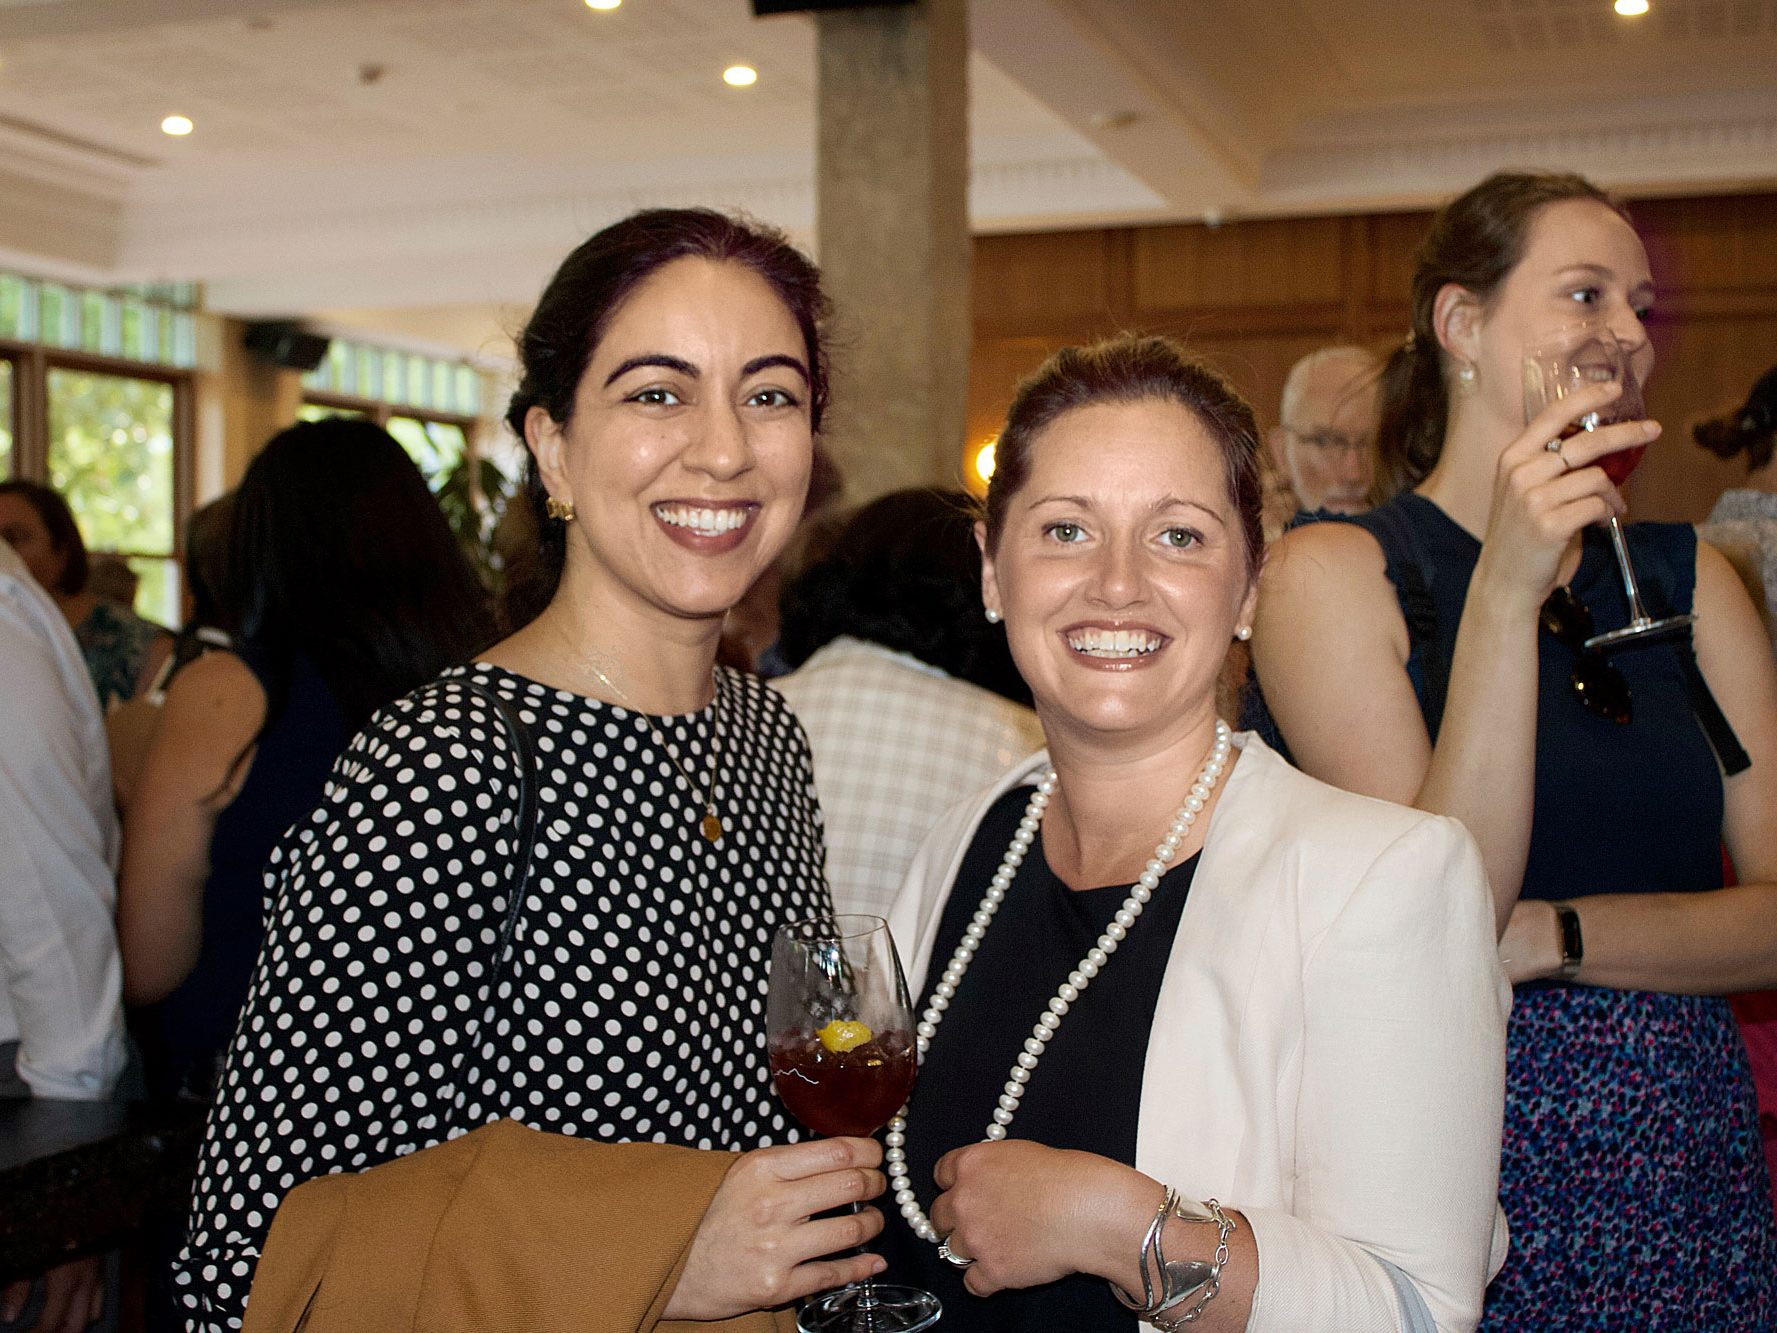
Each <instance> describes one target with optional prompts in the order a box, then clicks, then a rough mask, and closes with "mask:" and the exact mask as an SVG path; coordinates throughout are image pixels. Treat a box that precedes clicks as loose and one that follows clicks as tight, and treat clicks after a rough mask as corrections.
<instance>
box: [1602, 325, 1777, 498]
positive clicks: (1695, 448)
mask: <svg viewBox="0 0 1777 1333" xmlns="http://www.w3.org/2000/svg"><path fill="white" fill-rule="evenodd" d="M1654 347H1655V349H1656V352H1657V356H1656V358H1655V364H1654V373H1653V377H1652V378H1651V379H1649V380H1648V385H1647V407H1648V414H1649V415H1650V416H1652V417H1653V418H1654V420H1656V421H1658V422H1659V423H1660V426H1661V428H1662V433H1661V435H1660V438H1659V439H1658V440H1657V441H1655V443H1654V445H1653V447H1651V448H1650V449H1649V450H1648V451H1647V457H1646V458H1645V459H1644V460H1643V462H1642V464H1641V467H1640V468H1639V469H1637V471H1636V473H1635V476H1634V478H1633V479H1632V480H1631V481H1630V483H1629V497H1628V498H1629V505H1630V508H1631V509H1632V510H1633V512H1634V514H1635V516H1636V517H1637V518H1654V519H1672V520H1676V521H1680V522H1686V523H1696V522H1699V521H1700V520H1702V519H1703V518H1705V517H1706V516H1707V515H1708V513H1709V511H1710V509H1711V508H1712V507H1713V506H1714V504H1715V501H1716V497H1717V496H1719V495H1720V494H1721V493H1722V492H1723V491H1724V490H1726V489H1728V488H1729V487H1730V486H1737V485H1739V484H1740V479H1741V478H1742V477H1744V476H1745V475H1746V466H1745V463H1744V461H1743V460H1740V459H1736V460H1734V461H1731V462H1730V461H1727V460H1724V459H1720V458H1717V457H1716V456H1715V455H1714V454H1712V453H1710V452H1709V451H1708V450H1707V449H1704V448H1702V447H1701V446H1699V445H1698V444H1697V443H1696V441H1695V440H1693V439H1692V438H1691V427H1692V426H1694V425H1695V424H1696V423H1697V422H1699V421H1701V420H1703V419H1705V418H1707V417H1712V416H1717V415H1719V414H1721V413H1723V412H1726V411H1728V410H1730V409H1732V408H1735V407H1738V406H1739V405H1740V404H1741V403H1743V402H1744V401H1745V400H1746V393H1747V390H1749V389H1751V388H1752V382H1753V381H1754V380H1756V379H1757V378H1758V377H1759V376H1760V375H1761V374H1763V373H1764V372H1765V371H1766V370H1767V369H1769V368H1770V367H1771V365H1772V364H1773V363H1777V302H1773V305H1772V308H1771V309H1770V310H1769V311H1768V312H1767V313H1766V314H1764V315H1755V316H1733V317H1713V318H1695V319H1685V320H1680V319H1672V320H1667V321H1662V323H1661V324H1660V325H1659V326H1658V327H1656V329H1655V331H1654Z"/></svg>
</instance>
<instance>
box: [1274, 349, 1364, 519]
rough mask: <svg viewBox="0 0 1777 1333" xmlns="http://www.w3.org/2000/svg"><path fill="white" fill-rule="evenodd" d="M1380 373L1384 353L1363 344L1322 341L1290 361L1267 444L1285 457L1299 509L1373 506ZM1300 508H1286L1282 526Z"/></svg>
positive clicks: (1355, 510)
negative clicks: (1380, 354) (1339, 344)
mask: <svg viewBox="0 0 1777 1333" xmlns="http://www.w3.org/2000/svg"><path fill="white" fill-rule="evenodd" d="M1381 373H1382V362H1381V359H1380V358H1379V357H1377V355H1376V354H1375V353H1374V352H1370V351H1367V350H1365V349H1364V348H1362V347H1322V348H1318V349H1317V350H1315V351H1312V352H1310V353H1309V354H1308V355H1307V356H1305V357H1303V358H1302V359H1301V360H1300V361H1298V362H1296V364H1295V365H1293V366H1291V367H1290V373H1289V376H1288V377H1287V378H1286V379H1285V380H1284V382H1283V401H1282V403H1281V404H1280V406H1279V408H1278V424H1277V425H1275V426H1273V427H1272V428H1271V430H1270V431H1269V432H1268V433H1267V436H1266V445H1267V447H1268V448H1269V451H1270V455H1271V457H1272V458H1274V459H1280V460H1282V463H1283V469H1284V473H1285V475H1286V477H1287V479H1288V482H1289V493H1290V495H1291V496H1292V497H1293V498H1294V503H1295V510H1296V511H1299V512H1301V513H1307V514H1313V513H1319V512H1320V511H1322V510H1328V511H1331V512H1332V513H1335V514H1357V513H1362V512H1363V511H1364V510H1365V509H1368V508H1369V507H1370V487H1371V485H1372V484H1373V483H1374V481H1375V476H1376V414H1377V411H1378V402H1377V397H1376V385H1377V380H1378V378H1379V377H1380V375H1381ZM1293 516H1294V514H1293V513H1292V514H1286V515H1284V516H1283V523H1282V524H1279V525H1278V526H1279V530H1281V527H1282V526H1284V525H1287V523H1288V520H1289V519H1290V518H1291V517H1293ZM1268 517H1274V515H1268Z"/></svg>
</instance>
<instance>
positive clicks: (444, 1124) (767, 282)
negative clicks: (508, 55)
mask: <svg viewBox="0 0 1777 1333" xmlns="http://www.w3.org/2000/svg"><path fill="white" fill-rule="evenodd" d="M823 314H824V301H823V299H822V296H821V293H820V288H819V279H818V275H817V273H816V272H815V270H814V268H813V266H812V265H810V264H809V263H808V261H807V260H806V259H804V258H803V257H802V256H801V255H800V254H798V253H797V252H796V251H795V250H793V249H792V248H791V247H790V246H789V245H788V244H787V243H786V242H785V241H784V240H783V239H782V238H781V237H780V236H778V235H776V234H775V233H772V232H769V231H765V230H763V229H759V228H756V227H752V226H744V225H741V224H739V223H736V222H734V221H732V220H730V219H728V218H726V217H723V216H722V215H720V214H717V213H711V212H707V211H704V210H682V209H679V210H654V211H650V212H644V213H639V214H636V215H635V216H633V217H630V218H628V219H626V220H624V221H622V222H619V223H616V224H614V225H613V226H611V227H608V228H606V229H605V230H604V231H602V232H600V233H599V234H598V235H596V236H594V237H593V238H592V239H591V240H589V241H587V242H586V243H585V244H584V245H582V246H581V247H580V248H579V249H578V250H576V251H575V252H574V253H573V254H572V255H570V256H569V257H568V259H567V260H566V261H565V262H564V263H563V265H562V267H561V269H560V271H559V272H558V273H557V274H556V276H555V278H554V279H553V281H552V282H551V283H550V286H549V288H548V289H547V290H546V291H545V293H544V295H543V297H542V300H541V302H540V303H539V305H538V307H537V310H536V312H535V314H534V315H533V316H532V318H531V321H530V323H529V325H528V326H527V328H526V330H525V333H524V335H523V337H522V339H521V343H520V354H521V358H522V361H523V366H524V378H523V381H522V383H521V385H520V387H519V390H518V392H517V394H516V395H515V396H514V398H513V401H512V405H511V408H510V410H509V412H508V415H507V420H508V422H509V423H510V424H511V426H512V427H513V429H514V430H515V431H516V432H517V433H518V434H519V435H521V436H522V438H523V439H524V440H525V442H526V444H527V445H528V446H529V448H530V456H531V463H530V470H529V477H528V490H529V493H530V496H531V499H532V501H533V502H534V504H535V506H536V508H537V509H538V510H539V512H540V514H543V515H546V517H544V518H543V521H542V532H543V539H542V554H541V559H540V561H539V566H540V571H541V574H542V581H543V587H542V588H541V590H540V594H539V595H538V596H536V597H535V598H534V599H533V602H532V604H533V605H537V606H539V607H540V610H539V612H538V614H537V615H536V616H535V617H534V618H533V619H531V620H530V621H529V623H528V624H525V626H524V627H523V628H522V629H520V630H518V631H517V632H516V633H515V634H513V635H512V636H511V637H510V638H508V639H506V640H505V641H504V642H502V643H500V644H499V645H497V646H496V647H495V648H494V649H493V650H492V651H490V652H489V653H488V654H486V655H485V656H484V657H483V658H482V659H481V660H480V661H478V662H476V663H474V664H473V665H471V666H468V667H464V668H458V669H455V670H452V671H447V672H446V673H445V674H444V675H443V676H441V677H440V678H439V679H437V680H435V681H434V682H432V683H431V684H430V685H427V686H425V687H423V688H421V689H420V690H418V691H416V692H415V693H414V694H412V695H410V696H408V697H407V698H406V699H403V700H401V701H400V702H398V703H396V704H394V705H392V706H391V707H389V708H387V709H385V710H383V711H382V712H381V713H380V714H378V715H377V717H376V718H374V719H373V720H372V722H371V724H370V725H369V727H368V728H367V729H366V730H365V731H364V732H363V733H362V734H360V735H359V736H358V738H357V739H356V740H355V741H354V742H353V744H352V746H351V748H350V750H349V751H348V752H347V753H346V755H345V756H344V758H343V759H342V760H341V761H340V763H339V766H338V767H337V768H336V769H335V771H334V773H333V777H332V779H331V781H330V783H329V785H328V788H327V792H326V795H325V798H324V799H323V802H322V804H321V806H320V808H319V809H318V810H316V811H315V812H314V814H313V815H312V816H311V817H310V818H308V819H307V820H306V821H302V822H299V823H298V824H297V825H296V826H295V827H293V828H292V829H291V830H290V832H289V833H288V834H287V835H286V836H285V838H284V840H283V842H282V844H281V845H280V846H279V847H278V849H277V850H276V852H274V854H273V856H272V859H271V862H270V864H269V867H268V875H267V890H268V905H267V911H268V920H267V936H266V942H265V947H264V950H263V952H262V953H261V955H260V959H259V964H258V970H257V973H256V975H255V978H254V982H253V988H252V991H251V994H250V996H249V998H248V1001H247V1005H246V1008H245V1010H244V1011H243V1013H242V1016H241V1022H240V1027H239V1030H238V1032H237V1035H236V1038H235V1041H234V1045H233V1047H232V1049H231V1052H230V1054H229V1059H228V1065H227V1069H226V1072H225V1074H224V1078H223V1083H222V1087H221V1089H220V1091H219V1093H218V1096H217V1101H216V1105H215V1109H214V1110H213V1112H212V1114H211V1119H210V1124H209V1128H208V1132H207V1134H206V1136H205V1141H204V1146H203V1152H202V1156H201V1159H200V1162H199V1171H198V1179H197V1184H196V1189H195V1192H194V1207H193V1214H192V1218H191V1226H190V1232H189V1237H188V1242H187V1244H186V1247H185V1249H184V1250H183V1252H182V1253H181V1255H180V1257H179V1259H178V1261H177V1263H176V1265H175V1272H174V1279H175V1284H176V1289H177V1291H178V1293H179V1296H180V1299H181V1301H182V1302H183V1303H184V1306H185V1308H186V1311H187V1316H188V1319H189V1320H190V1325H191V1327H192V1328H194V1329H204V1330H212V1329H227V1328H238V1327H239V1326H240V1320H241V1316H242V1311H243V1308H244V1305H245V1302H246V1298H247V1292H248V1288H249V1286H250V1285H251V1282H252V1278H253V1271H254V1265H255V1263H256V1262H257V1259H258V1256H259V1252H260V1249H261V1246H262V1245H263V1243H264V1240H265V1236H266V1233H267V1231H268V1229H269V1228H270V1225H271V1221H272V1215H273V1213H274V1212H275V1211H276V1209H277V1206H278V1204H279V1202H280V1201H281V1200H282V1199H283V1197H284V1195H285V1194H286V1193H288V1192H289V1190H290V1189H292V1188H293V1187H294V1186H296V1185H298V1184H300V1183H301V1182H303V1181H304V1180H307V1179H310V1178H312V1177H315V1176H320V1175H325V1174H328V1173H331V1172H337V1171H355V1170H360V1169H363V1168H365V1167H369V1166H373V1165H375V1164H377V1163H379V1162H383V1161H386V1160H388V1159H390V1158H392V1157H397V1156H400V1155H402V1154H405V1153H409V1152H413V1151H415V1150H418V1149H421V1148H425V1147H427V1146H429V1145H432V1144H435V1143H438V1142H440V1141H442V1140H445V1139H448V1138H453V1137H455V1136H457V1135H459V1134H463V1133H466V1132H468V1131H469V1130H471V1129H473V1128H475V1127H476V1126H478V1125H482V1124H486V1123H488V1122H490V1121H493V1120H496V1119H499V1118H501V1117H513V1118H515V1119H518V1120H520V1121H523V1122H524V1123H526V1124H528V1125H531V1126H534V1127H536V1128H538V1129H543V1130H549V1131H553V1132H556V1133H560V1134H564V1135H572V1136H577V1137H583V1138H588V1139H598V1140H605V1141H612V1142H621V1141H654V1142H660V1143H675V1144H682V1145H686V1146H690V1147H696V1148H706V1149H723V1150H729V1151H736V1152H743V1153H747V1154H748V1156H746V1157H743V1158H742V1159H741V1162H740V1164H739V1165H737V1166H736V1167H735V1169H734V1170H732V1171H731V1172H730V1173H729V1174H728V1176H727V1178H726V1181H725V1183H724V1184H723V1186H722V1188H721V1189H720V1190H719V1191H718V1193H717V1194H716V1196H715V1198H714V1200H713V1201H712V1203H711V1204H710V1207H709V1210H708V1211H707V1212H706V1214H705V1216H704V1220H703V1223H702V1225H701V1227H700V1229H699V1231H698V1233H697V1236H696V1238H695V1239H694V1240H693V1242H692V1245H691V1249H690V1258H689V1260H688V1261H687V1264H686V1267H685V1270H684V1272H683V1274H682V1276H681V1278H680V1281H679V1283H678V1286H677V1287H676V1288H675V1290H674V1293H673V1296H672V1298H671V1303H670V1304H669V1305H668V1307H667V1310H666V1315H667V1317H669V1318H689V1319H716V1318H725V1317H727V1316H729V1315H733V1314H738V1313H740V1312H742V1311H745V1310H749V1309H754V1308H758V1307H761V1306H766V1305H771V1304H778V1303H782V1302H784V1301H787V1300H791V1299H794V1298H795V1297H797V1296H800V1295H803V1294H806V1293H808V1292H811V1291H815V1290H819V1289H822V1288H824V1287H827V1286H831V1285H836V1284H837V1283H839V1282H844V1281H850V1280H853V1279H855V1278H859V1277H862V1276H864V1275H865V1274H867V1273H869V1272H872V1271H875V1270H876V1269H877V1267H878V1263H879V1261H877V1260H875V1259H874V1258H871V1257H869V1256H861V1257H851V1258H846V1259H841V1260H825V1259H823V1258H822V1256H825V1255H828V1254H831V1253H832V1252H834V1251H836V1250H840V1249H842V1248H845V1247H847V1246H850V1245H854V1244H857V1243H859V1242H860V1241H862V1240H865V1239H867V1238H868V1237H869V1236H870V1235H873V1234H874V1233H875V1231H876V1230H877V1229H878V1228H879V1227H880V1225H881V1220H880V1216H879V1214H877V1213H876V1211H875V1210H874V1209H866V1210H864V1212H862V1213H861V1214H859V1215H858V1216H857V1217H840V1218H834V1219H826V1220H821V1221H810V1220H809V1218H810V1215H811V1214H813V1213H817V1212H820V1211H822V1210H826V1209H830V1208H834V1207H838V1206H841V1205H844V1204H847V1203H851V1202H854V1201H858V1200H860V1199H862V1198H865V1197H869V1196H871V1195H874V1194H875V1193H876V1192H878V1191H879V1190H880V1188H881V1176H880V1175H879V1174H878V1173H877V1172H876V1171H875V1170H874V1168H875V1166H876V1165H877V1161H878V1158H879V1150H878V1148H877V1146H876V1145H875V1144H874V1143H873V1142H871V1141H869V1140H859V1139H840V1140H831V1141H827V1142H822V1143H805V1144H797V1143H795V1139H796V1137H797V1136H796V1131H795V1129H794V1126H793V1125H792V1123H791V1122H790V1120H789V1119H788V1118H787V1117H786V1115H785V1114H784V1112H783V1111H782V1109H781V1108H780V1107H779V1106H778V1105H777V1103H776V1102H775V1100H774V1098H773V1096H772V1093H771V1087H770V1080H769V1075H768V1072H767V1070H766V1067H765V1059H764V1056H765V1032H764V1015H765V992H766V966H767V961H768V959H769V957H770V945H771V937H772V934H773V931H774V930H775V928H776V927H777V926H778V925H779V924H780V923H781V922H784V921H789V920H793V919H797V918H801V917H807V916H811V915H815V914H818V913H821V912H825V911H829V910H831V908H830V905H829V902H828V897H827V891H826V887H825V885H824V882H823V879H822V859H823V848H822V842H821V832H820V815H819V810H818V807H817V805H816V802H815V796H814V789H813V784H812V777H811V772H810V767H809V756H808V748H807V743H806V741H805V740H804V738H803V736H802V733H801V731H800V729H799V728H798V726H797V724H796V722H795V720H794V718H793V717H792V716H791V714H790V713H789V711H788V709H787V708H786V706H785V705H784V703H783V701H782V700H781V699H780V698H778V696H777V695H775V694H773V693H772V692H771V691H769V690H768V689H766V688H765V687H764V686H762V685H761V684H760V683H759V682H758V681H757V680H755V679H754V678H752V677H750V676H745V675H742V674H740V673H737V672H732V671H728V670H717V669H716V668H715V665H714V662H715V652H716V645H717V639H718V636H719V634H720V631H721V627H722V619H723V615H724V613H725V612H726V611H727V610H728V608H729V607H730V606H732V605H733V604H734V603H735V602H736V601H737V600H738V599H739V598H740V596H741V594H742V593H743V592H744V591H745V590H746V589H747V587H748V586H749V585H750V584H751V583H752V582H753V580H754V579H755V578H756V577H757V576H758V574H759V573H760V571H761V570H763V569H764V568H765V567H766V566H767V565H768V564H769V563H770V562H771V561H772V560H773V559H774V558H775V557H776V556H777V554H778V553H779V551H781V550H782V548H783V546H784V544H785V542H786V541H787V539H788V538H789V536H790V533H791V530H792V529H793V527H794V526H795V524H796V522H797V519H798V517H799V514H800V511H801V507H802V501H803V495H804V491H805V489H806V487H807V484H808V474H809V467H810V462H811V458H812V451H813V441H814V435H815V432H816V431H817V430H818V429H819V425H820V418H821V411H822V408H823V407H824V405H825V400H826V393H827V381H826V368H825V364H824V358H823V348H822V344H821V333H820V321H821V318H822V316H823ZM508 719H511V721H512V723H514V724H515V725H516V727H517V734H516V735H515V733H514V732H513V730H512V728H511V727H510V726H509V725H508ZM520 737H522V743H519V738H520ZM527 788H528V797H529V800H530V801H531V802H533V803H534V809H535V818H534V822H533V824H532V825H531V826H530V827H525V826H524V820H523V819H522V818H521V813H520V812H521V808H522V807H523V806H524V805H525V802H526V797H527ZM527 847H528V849H529V856H528V861H527V860H526V857H525V851H526V849H527ZM520 884H524V885H525V886H526V888H525V893H524V899H523V903H522V905H521V907H520V909H519V911H518V913H517V916H516V917H515V918H514V920H515V924H514V925H513V926H512V927H511V933H510V936H509V938H508V937H507V934H506V921H507V911H506V908H507V903H508V899H509V895H510V894H512V893H513V892H514V890H515V889H516V887H517V886H518V885H520ZM768 1145H787V1146H776V1147H771V1146H768ZM860 1168H861V1169H860ZM596 1243H597V1238H596V1237H589V1238H588V1245H589V1247H593V1246H596ZM594 1252H595V1251H592V1250H589V1253H594ZM582 1279H583V1275H582V1276H577V1277H576V1278H575V1279H574V1280H576V1281H578V1280H582Z"/></svg>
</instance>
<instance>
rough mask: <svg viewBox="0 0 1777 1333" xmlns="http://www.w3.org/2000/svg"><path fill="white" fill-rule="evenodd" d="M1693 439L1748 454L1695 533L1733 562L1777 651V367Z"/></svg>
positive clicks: (1723, 451) (1721, 451)
mask: <svg viewBox="0 0 1777 1333" xmlns="http://www.w3.org/2000/svg"><path fill="white" fill-rule="evenodd" d="M1693 433H1694V435H1695V437H1696V440H1697V443H1698V444H1700V445H1702V446H1703V447H1704V448H1705V449H1707V450H1709V451H1710V452H1711V453H1713V454H1718V455H1720V456H1721V457H1722V458H1734V457H1736V456H1738V455H1740V454H1744V455H1745V456H1746V479H1745V481H1744V482H1743V483H1742V484H1741V485H1739V486H1737V487H1735V488H1734V489H1733V490H1730V491H1724V492H1723V493H1722V496H1721V498H1720V499H1719V500H1717V501H1716V502H1715V508H1714V509H1712V510H1711V511H1710V512H1709V519H1708V521H1707V522H1705V523H1704V524H1703V525H1702V526H1701V527H1699V528H1698V529H1697V532H1698V535H1699V536H1701V537H1702V538H1703V539H1704V540H1705V541H1707V542H1709V543H1710V544H1711V545H1712V546H1715V547H1716V548H1717V549H1719V550H1720V551H1721V552H1722V554H1724V555H1726V556H1727V557H1728V558H1729V559H1731V560H1733V561H1734V565H1735V568H1736V569H1737V570H1739V571H1740V575H1741V578H1742V579H1743V580H1745V582H1746V584H1747V586H1748V588H1749V589H1751V590H1753V592H1754V595H1755V596H1756V597H1757V598H1758V600H1759V602H1760V603H1761V604H1762V607H1763V609H1764V612H1765V628H1766V629H1767V630H1769V631H1770V634H1771V645H1772V648H1773V649H1774V650H1777V462H1774V461H1773V458H1774V457H1777V366H1773V367H1771V369H1769V370H1767V371H1766V372H1765V373H1764V374H1763V375H1761V376H1759V378H1758V382H1757V383H1756V384H1754V385H1753V386H1752V392H1751V393H1749V394H1748V395H1747V396H1746V401H1745V402H1744V403H1743V404H1741V406H1740V407H1739V408H1738V409H1737V410H1735V411H1733V412H1729V413H1728V414H1727V415H1725V416H1720V417H1716V418H1714V419H1713V420H1710V421H1705V422H1703V423H1701V424H1700V425H1698V426H1697V427H1696V428H1695V430H1694V432H1693Z"/></svg>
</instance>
